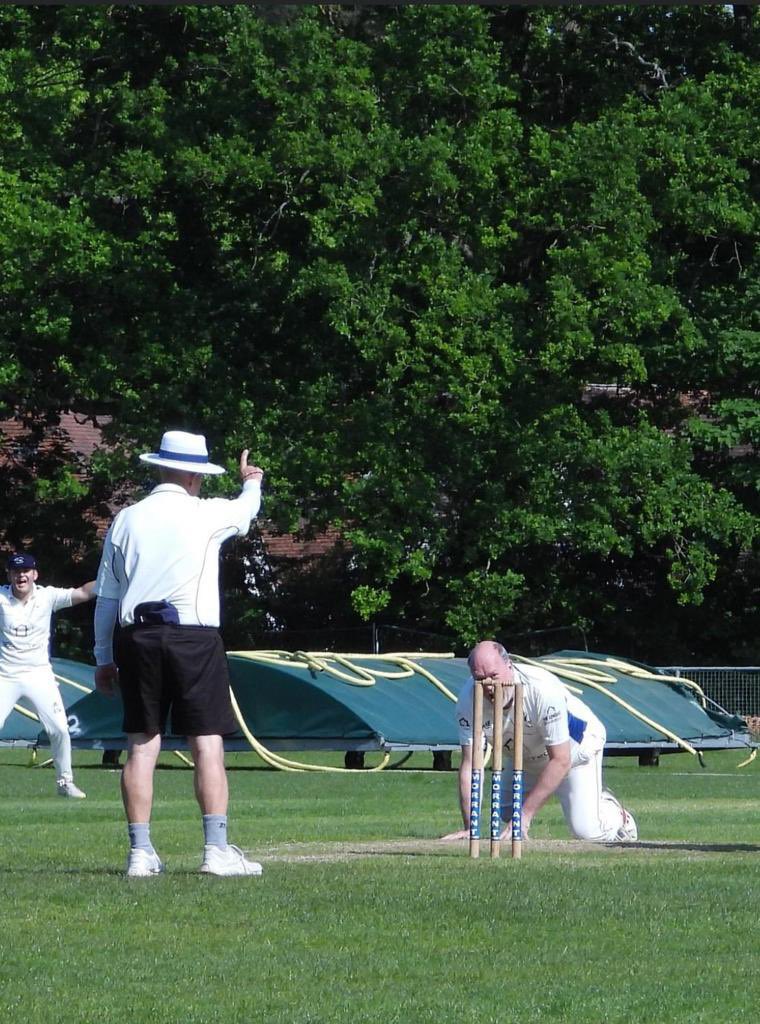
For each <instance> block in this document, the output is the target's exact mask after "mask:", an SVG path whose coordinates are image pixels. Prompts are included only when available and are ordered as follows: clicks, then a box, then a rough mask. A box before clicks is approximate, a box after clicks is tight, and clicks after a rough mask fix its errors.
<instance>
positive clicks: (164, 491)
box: [95, 480, 261, 626]
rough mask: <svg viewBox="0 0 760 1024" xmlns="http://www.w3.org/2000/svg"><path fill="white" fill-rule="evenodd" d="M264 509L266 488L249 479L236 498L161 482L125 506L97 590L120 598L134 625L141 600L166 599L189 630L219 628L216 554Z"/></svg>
mask: <svg viewBox="0 0 760 1024" xmlns="http://www.w3.org/2000/svg"><path fill="white" fill-rule="evenodd" d="M260 507H261V484H260V482H259V481H258V480H250V481H247V482H246V483H245V484H244V485H243V490H242V493H241V494H240V495H239V496H238V497H237V498H235V499H233V500H229V499H226V498H194V497H192V495H190V494H188V493H187V491H186V490H185V489H184V487H180V486H179V485H178V484H168V483H165V484H159V486H158V487H155V488H154V489H153V490H152V491H151V492H150V494H149V495H148V496H147V497H146V498H143V500H142V501H139V502H138V503H137V504H136V505H131V506H130V507H129V508H125V509H123V510H122V511H121V512H119V514H118V515H117V516H116V518H115V519H114V521H113V523H112V524H111V528H110V530H109V531H108V536H107V537H106V540H105V544H104V546H103V555H102V557H101V560H100V568H99V570H98V578H97V583H96V587H95V593H96V594H97V596H98V597H106V598H112V599H113V598H116V599H118V601H119V621H120V622H121V624H122V625H131V624H132V623H134V621H135V617H134V610H135V607H136V606H137V605H138V604H142V602H143V601H169V602H170V603H171V604H173V605H174V607H175V608H176V609H177V611H178V613H179V621H180V623H181V624H182V625H186V626H218V625H219V549H220V547H221V546H222V544H223V543H224V541H225V540H228V539H229V538H230V537H234V536H235V535H236V534H246V533H247V532H248V529H249V527H250V525H251V520H252V519H253V518H254V516H255V515H256V514H257V513H258V511H259V508H260Z"/></svg>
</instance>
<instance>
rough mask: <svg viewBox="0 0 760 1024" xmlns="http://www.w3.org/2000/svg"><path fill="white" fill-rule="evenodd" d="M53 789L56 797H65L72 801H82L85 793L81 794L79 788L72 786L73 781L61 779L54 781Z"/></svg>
mask: <svg viewBox="0 0 760 1024" xmlns="http://www.w3.org/2000/svg"><path fill="white" fill-rule="evenodd" d="M55 788H56V789H57V790H58V796H67V797H70V798H71V799H73V800H84V798H85V797H86V795H87V794H86V793H83V792H82V790H81V789H80V788H79V786H75V785H74V780H73V779H67V778H65V777H64V778H62V779H58V780H56V784H55Z"/></svg>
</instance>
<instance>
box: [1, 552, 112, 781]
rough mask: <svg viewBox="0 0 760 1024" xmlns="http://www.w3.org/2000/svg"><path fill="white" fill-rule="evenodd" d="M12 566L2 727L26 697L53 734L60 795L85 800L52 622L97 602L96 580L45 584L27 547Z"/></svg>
mask: <svg viewBox="0 0 760 1024" xmlns="http://www.w3.org/2000/svg"><path fill="white" fill-rule="evenodd" d="M6 567H7V570H8V582H9V584H10V586H7V587H0V728H2V726H3V725H4V724H5V720H6V718H7V717H8V715H9V714H10V713H11V711H12V710H13V706H14V704H16V703H17V702H18V701H19V699H20V698H22V697H25V698H26V700H28V701H29V703H30V704H31V705H32V707H33V708H34V710H35V711H36V712H37V714H38V716H39V719H40V722H41V723H42V725H43V727H44V729H45V732H46V733H47V734H48V737H49V738H50V750H51V752H52V754H53V763H54V764H55V775H56V790H57V792H58V795H59V796H65V797H73V798H74V799H75V800H81V799H83V798H84V795H85V794H84V793H83V792H82V790H81V789H80V788H79V787H78V786H77V785H75V783H74V775H73V772H72V768H71V738H70V736H69V726H68V717H67V715H66V709H65V708H64V706H63V701H62V700H61V692H60V690H59V689H58V683H57V682H56V679H55V674H54V673H53V668H52V666H51V664H50V624H51V617H52V615H53V613H54V612H57V611H60V610H61V609H63V608H72V607H73V606H74V605H77V604H82V603H83V602H85V601H91V600H92V599H93V597H94V596H95V593H94V591H95V580H90V582H89V583H84V584H82V586H81V587H66V588H64V587H41V586H39V585H38V584H37V559H36V558H35V557H34V555H32V554H30V553H29V552H27V551H17V552H15V554H12V555H11V556H10V558H9V559H8V562H7V565H6Z"/></svg>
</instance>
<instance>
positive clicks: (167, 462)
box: [140, 430, 226, 474]
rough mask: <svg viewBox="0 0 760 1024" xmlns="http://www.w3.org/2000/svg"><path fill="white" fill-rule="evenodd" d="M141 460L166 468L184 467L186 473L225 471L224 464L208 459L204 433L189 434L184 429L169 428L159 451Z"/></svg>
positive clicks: (143, 456) (162, 439) (144, 456)
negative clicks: (217, 463)
mask: <svg viewBox="0 0 760 1024" xmlns="http://www.w3.org/2000/svg"><path fill="white" fill-rule="evenodd" d="M140 461H141V462H148V463H150V465H151V466H163V467H164V469H183V470H184V471H185V472H186V473H213V474H218V473H225V472H226V470H225V469H224V467H223V466H215V465H214V463H213V462H209V461H208V448H207V447H206V438H205V437H204V436H203V434H187V433H185V431H184V430H167V431H166V433H165V434H164V436H163V437H162V438H161V447H160V448H159V450H158V451H157V452H150V453H149V454H146V455H141V456H140Z"/></svg>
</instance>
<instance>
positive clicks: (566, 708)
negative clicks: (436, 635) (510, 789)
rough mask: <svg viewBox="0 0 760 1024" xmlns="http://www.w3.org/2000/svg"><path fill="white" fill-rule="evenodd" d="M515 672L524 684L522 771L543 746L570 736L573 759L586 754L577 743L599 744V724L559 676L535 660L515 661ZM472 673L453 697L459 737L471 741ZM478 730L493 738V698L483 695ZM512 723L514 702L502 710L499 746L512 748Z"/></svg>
mask: <svg viewBox="0 0 760 1024" xmlns="http://www.w3.org/2000/svg"><path fill="white" fill-rule="evenodd" d="M514 668H515V673H516V674H517V675H518V676H519V677H520V679H521V681H522V684H523V719H524V720H523V757H524V764H525V768H526V770H527V771H530V770H531V768H532V767H537V768H540V766H541V764H542V763H543V762H545V761H546V760H547V759H548V754H547V752H546V748H547V747H554V746H557V745H558V744H560V743H566V742H567V741H568V740H569V741H570V752H571V757H572V763H573V764H576V763H579V762H582V761H583V760H585V757H584V756H583V755H582V754H581V752H580V746H581V744H583V746H584V748H586V749H591V750H596V749H602V748H603V747H604V741H605V739H606V732H605V728H604V725H603V724H602V723H601V722H600V721H599V719H598V718H597V717H596V715H595V714H594V713H593V711H591V709H590V708H589V707H587V706H586V705H585V704H584V703H583V701H582V700H579V698H578V697H576V696H575V695H574V694H572V693H570V692H569V691H568V690H567V689H566V688H565V687H564V686H563V685H562V682H561V681H560V680H559V679H558V678H557V676H555V675H554V673H553V672H549V671H548V669H545V668H542V667H541V666H539V665H519V666H518V665H515V666H514ZM474 685H475V683H474V681H473V679H472V676H471V677H470V678H469V679H468V681H467V683H465V685H464V686H463V687H462V689H461V691H460V693H459V699H458V700H457V709H456V715H457V722H458V725H459V742H460V744H461V745H462V746H463V747H464V746H469V745H470V744H471V743H472V691H473V687H474ZM483 732H484V733H485V736H486V739H487V740H488V741H489V743H490V742H492V741H493V701H491V700H489V699H488V697H484V700H483ZM514 735H515V727H514V719H513V706H510V707H509V708H507V709H506V711H505V713H504V746H505V747H506V748H508V749H509V750H511V748H512V743H513V741H514Z"/></svg>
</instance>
